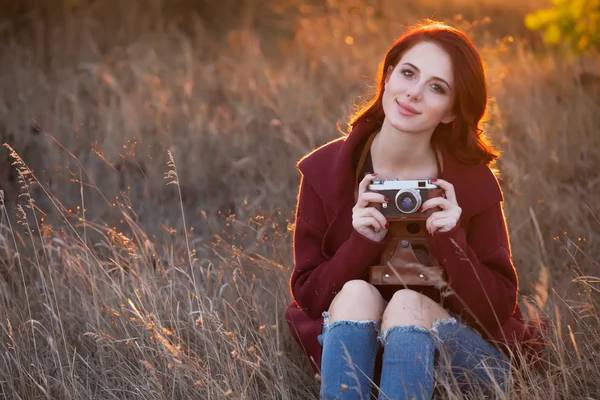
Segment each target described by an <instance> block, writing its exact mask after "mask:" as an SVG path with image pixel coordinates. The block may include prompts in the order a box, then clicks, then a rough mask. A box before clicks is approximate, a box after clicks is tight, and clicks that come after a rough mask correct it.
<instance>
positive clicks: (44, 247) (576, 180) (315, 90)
mask: <svg viewBox="0 0 600 400" xmlns="http://www.w3.org/2000/svg"><path fill="white" fill-rule="evenodd" d="M22 4H23V5H24V9H25V10H26V9H28V8H27V5H28V4H33V3H31V2H23V3H22ZM61 4H63V2H59V1H58V0H56V1H48V2H47V3H44V5H43V6H41V5H40V6H39V7H37V11H36V12H32V13H25V14H23V12H22V10H18V9H16V8H14V9H10V7H9V6H6V5H5V6H4V7H8V8H6V10H7V13H8V12H9V11H10V12H11V13H14V14H11V15H13V16H14V19H13V21H12V22H10V23H4V24H2V25H1V27H2V30H1V31H0V34H1V35H0V37H1V39H2V42H1V43H0V46H1V47H0V138H1V139H2V141H3V142H5V143H6V144H7V146H6V147H3V148H2V151H1V152H0V187H1V188H2V189H3V191H2V192H0V193H1V194H2V196H1V197H2V201H1V204H0V207H1V216H0V273H1V274H0V275H1V276H0V278H1V279H0V338H1V340H0V348H1V352H0V354H1V356H0V394H1V395H2V396H3V398H7V399H13V398H14V399H35V398H40V399H54V398H57V399H58V398H59V399H86V398H89V399H121V398H123V399H124V398H127V399H134V398H135V399H137V398H139V399H167V398H169V399H173V398H175V399H188V398H189V399H220V398H235V399H310V398H316V394H317V387H318V383H317V382H316V380H315V379H314V377H313V376H312V373H311V372H310V368H309V366H308V363H307V361H306V360H305V359H304V358H303V356H302V354H301V351H300V349H299V348H298V347H297V346H296V344H295V343H294V342H293V341H292V339H291V337H290V334H289V332H288V330H287V327H286V326H285V321H284V318H283V311H284V309H285V306H286V304H287V303H288V302H289V300H290V295H289V293H288V288H287V280H288V277H289V274H290V272H291V268H292V254H291V232H292V228H293V211H294V205H295V200H296V195H297V184H298V178H299V177H298V174H297V172H296V170H295V161H296V160H298V159H299V158H300V157H301V156H303V155H304V154H306V153H307V152H309V151H310V150H311V149H313V148H315V147H317V146H319V145H321V144H323V143H325V142H326V141H328V140H331V139H333V138H335V137H338V136H339V134H340V133H339V131H338V130H337V128H336V123H339V124H340V126H341V128H342V129H345V125H344V124H345V122H346V121H347V119H348V117H349V115H350V113H351V112H352V110H353V109H354V107H355V106H356V105H357V104H359V102H360V101H364V100H365V99H366V98H365V97H364V95H365V94H367V93H368V91H369V90H371V89H372V87H373V83H374V77H375V74H376V72H377V64H378V62H379V61H380V60H381V59H382V57H383V55H384V53H385V51H386V49H387V47H388V46H389V45H390V44H391V43H392V41H393V39H394V38H396V37H397V36H399V35H400V33H401V32H402V29H403V27H404V26H406V25H410V24H413V23H414V22H416V21H417V20H418V19H420V18H427V17H434V18H437V19H442V20H447V21H449V22H450V23H452V24H454V25H456V26H458V27H460V28H462V29H465V30H466V31H467V32H468V33H470V34H471V35H472V37H473V38H474V40H475V41H476V43H477V45H478V46H479V48H480V49H481V50H482V53H483V56H484V58H485V61H486V66H487V68H488V81H489V85H490V95H491V102H490V110H489V115H488V119H487V125H486V131H487V132H488V133H489V134H490V135H491V137H492V139H493V141H494V142H495V143H496V144H497V146H498V148H499V149H500V150H501V151H502V153H503V156H502V158H501V160H500V161H499V162H498V164H497V167H498V169H499V171H500V173H501V178H502V179H501V183H502V186H503V189H504V192H505V198H506V201H505V212H506V215H507V219H508V224H509V228H510V234H511V242H512V246H513V253H514V256H515V264H516V266H517V268H518V271H519V274H520V278H521V281H520V290H521V292H522V294H523V295H524V297H523V299H524V303H525V304H524V306H525V309H526V310H528V312H529V313H540V314H543V315H549V316H550V317H551V318H552V321H553V329H552V330H551V331H550V332H549V338H548V339H549V342H550V346H549V351H548V354H547V356H546V357H545V359H544V362H543V366H544V367H543V368H542V369H541V370H535V371H532V370H515V371H513V374H512V376H511V381H510V385H509V387H508V389H507V390H506V392H501V391H500V390H499V389H498V390H497V397H498V398H506V399H508V398H523V399H544V400H550V399H595V398H600V384H598V382H600V370H599V366H600V356H599V355H598V351H600V340H599V339H598V337H599V333H600V331H599V327H598V326H599V324H598V316H599V312H598V308H597V307H598V298H599V296H598V292H599V291H600V285H599V283H598V280H599V278H598V277H599V276H600V272H599V263H600V243H599V240H600V236H599V233H600V222H599V219H600V206H599V203H598V199H600V185H599V184H598V183H600V182H599V178H598V171H599V170H600V152H599V151H598V149H599V146H600V135H598V132H597V126H598V125H599V123H600V112H599V111H600V105H599V104H600V83H599V82H600V78H599V77H598V76H597V75H595V74H597V72H596V71H598V70H599V68H600V63H599V62H598V60H597V59H594V58H591V57H588V58H575V57H566V58H557V57H555V56H553V55H552V53H549V52H547V51H546V49H544V47H543V45H541V43H540V41H539V39H538V38H537V36H535V35H533V34H531V33H528V32H526V31H525V29H524V28H523V24H522V18H523V16H524V14H525V13H526V12H527V11H529V10H531V9H532V8H533V7H536V6H540V5H542V4H544V3H543V2H541V1H538V2H533V3H528V2H517V1H515V0H513V1H508V2H506V1H503V2H500V1H498V0H485V1H480V2H474V1H472V2H468V1H466V0H453V1H449V2H445V3H444V4H443V6H439V5H438V3H437V2H433V1H414V2H413V1H407V2H396V1H388V0H372V1H367V0H355V1H350V2H349V1H344V2H342V1H333V0H329V1H327V2H318V1H311V2H309V1H304V2H301V1H298V0H288V1H286V2H265V3H261V2H258V1H250V0H247V1H239V2H234V1H225V0H224V1H221V2H218V3H214V4H213V3H202V5H199V4H200V3H194V2H186V1H183V0H182V1H179V2H167V1H166V0H152V1H130V2H120V1H112V0H105V1H95V2H94V1H86V0H80V1H74V2H72V4H73V5H74V6H73V7H72V8H63V7H62V6H61ZM194 10H195V11H201V15H199V14H196V13H194V12H193V11H194ZM7 15H8V14H7ZM360 96H363V97H360ZM11 154H12V156H11ZM13 162H15V164H14V165H10V164H11V163H13ZM439 391H440V393H441V396H442V397H443V398H449V399H462V396H461V395H460V393H458V392H457V391H456V390H455V389H454V386H453V383H452V382H441V383H440V385H439Z"/></svg>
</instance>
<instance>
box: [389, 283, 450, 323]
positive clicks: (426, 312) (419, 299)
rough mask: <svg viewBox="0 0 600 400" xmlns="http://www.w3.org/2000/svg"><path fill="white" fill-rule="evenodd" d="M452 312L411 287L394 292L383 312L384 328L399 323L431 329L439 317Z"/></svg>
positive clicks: (441, 317) (442, 317)
mask: <svg viewBox="0 0 600 400" xmlns="http://www.w3.org/2000/svg"><path fill="white" fill-rule="evenodd" d="M447 318H450V314H448V312H447V311H446V310H445V309H444V308H443V307H442V306H440V305H439V304H438V303H436V302H435V301H433V300H432V299H430V298H429V297H427V296H425V295H423V294H421V293H419V292H415V291H414V290H410V289H402V290H399V291H397V292H396V293H394V296H393V297H392V299H391V300H390V302H389V303H388V306H387V307H386V309H385V311H384V313H383V323H382V330H386V329H388V328H391V327H392V326H398V325H417V326H420V327H422V328H426V329H429V328H431V326H432V325H433V323H434V321H436V320H437V319H447Z"/></svg>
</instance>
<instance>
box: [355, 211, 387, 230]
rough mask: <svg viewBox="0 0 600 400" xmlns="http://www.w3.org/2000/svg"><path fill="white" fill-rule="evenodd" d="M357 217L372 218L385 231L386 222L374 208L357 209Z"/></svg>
mask: <svg viewBox="0 0 600 400" xmlns="http://www.w3.org/2000/svg"><path fill="white" fill-rule="evenodd" d="M357 216H358V217H372V218H375V219H376V220H377V222H378V223H379V225H380V226H381V227H383V228H385V229H387V226H388V225H387V224H388V222H387V220H386V219H385V216H384V215H383V214H382V213H381V211H379V210H378V209H376V208H375V207H367V208H362V209H359V210H358V211H357Z"/></svg>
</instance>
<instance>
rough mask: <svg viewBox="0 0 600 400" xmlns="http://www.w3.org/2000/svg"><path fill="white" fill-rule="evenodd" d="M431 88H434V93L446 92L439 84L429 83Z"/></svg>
mask: <svg viewBox="0 0 600 400" xmlns="http://www.w3.org/2000/svg"><path fill="white" fill-rule="evenodd" d="M431 88H432V89H433V90H434V91H435V92H436V93H439V94H445V93H446V91H445V90H444V88H443V87H441V86H440V85H438V84H435V83H434V84H433V85H431Z"/></svg>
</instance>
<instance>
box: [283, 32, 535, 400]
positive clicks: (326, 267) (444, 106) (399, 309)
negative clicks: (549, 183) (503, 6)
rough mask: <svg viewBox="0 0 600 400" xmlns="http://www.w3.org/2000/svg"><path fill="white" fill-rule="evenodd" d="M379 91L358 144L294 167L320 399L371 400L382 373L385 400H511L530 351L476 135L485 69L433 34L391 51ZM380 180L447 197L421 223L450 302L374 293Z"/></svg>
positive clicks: (301, 293) (332, 147) (297, 239)
mask: <svg viewBox="0 0 600 400" xmlns="http://www.w3.org/2000/svg"><path fill="white" fill-rule="evenodd" d="M378 82H379V85H378V91H377V94H376V96H375V97H374V99H373V100H372V101H371V102H370V104H368V105H367V106H366V107H365V108H364V109H363V110H362V111H360V112H359V113H358V114H357V115H356V116H355V117H354V118H353V120H352V122H351V124H350V125H351V128H352V129H351V132H350V134H349V135H348V136H347V137H343V138H340V139H337V140H334V141H332V142H330V143H328V144H326V145H324V146H322V147H320V148H319V149H317V150H315V151H313V152H312V153H311V154H309V155H307V156H306V157H304V158H303V159H302V160H301V161H300V162H299V163H298V168H299V170H300V171H301V173H302V180H301V184H300V194H299V197H298V204H297V210H296V225H295V231H294V264H295V265H294V271H293V273H292V277H291V282H290V287H291V292H292V295H293V298H294V301H293V302H292V304H291V305H290V306H289V307H288V310H287V312H286V317H287V320H288V322H289V326H290V329H291V331H292V334H293V335H294V337H295V338H296V340H297V341H298V342H299V343H300V345H301V346H302V347H303V349H304V350H305V352H306V354H307V355H308V356H309V358H310V360H311V362H312V365H313V367H314V369H315V371H316V372H319V373H320V375H321V397H322V398H326V399H330V398H342V399H354V398H363V399H367V398H369V395H370V392H371V382H372V381H373V379H374V375H375V368H376V366H378V367H379V369H380V370H381V372H380V380H379V382H380V384H379V388H380V398H393V399H404V398H407V399H413V398H418V399H429V398H431V396H432V393H433V386H434V371H436V368H437V373H438V374H440V373H441V374H444V373H446V374H447V375H446V377H448V378H449V379H452V380H454V381H455V382H457V383H458V384H459V385H460V386H461V388H462V389H464V390H465V391H466V390H469V389H471V390H472V389H473V388H474V387H475V388H477V387H479V388H480V389H481V388H483V387H484V386H493V385H499V386H500V387H502V384H503V382H504V378H505V374H506V372H507V371H508V369H509V365H510V364H509V362H508V361H509V358H510V355H511V354H513V353H514V352H515V351H516V350H517V349H518V348H519V347H521V348H522V347H523V344H525V343H527V342H531V341H532V340H534V339H535V338H534V335H533V334H532V332H531V331H530V330H529V329H528V328H527V327H526V326H525V325H524V324H523V319H522V316H521V312H520V310H519V306H518V304H517V274H516V271H515V269H514V267H513V264H512V261H511V253H510V245H509V238H508V233H507V229H506V224H505V219H504V214H503V211H502V204H501V202H502V200H503V198H502V192H501V190H500V187H499V185H498V182H497V180H496V178H495V176H494V175H493V173H492V171H491V170H490V168H489V165H490V163H492V162H493V161H494V160H495V159H496V158H497V157H498V154H497V153H496V152H495V151H494V150H492V149H491V148H490V147H489V146H488V144H487V143H486V141H485V140H484V138H483V137H482V136H481V130H480V129H479V127H478V125H479V122H480V120H481V118H482V116H483V115H484V112H485V109H486V103H487V93H486V85H485V76H484V70H483V64H482V61H481V58H480V55H479V53H478V51H477V50H476V49H475V47H474V45H473V44H472V42H471V41H470V40H469V39H468V38H467V37H466V36H465V35H464V34H463V33H462V32H460V31H458V30H456V29H454V28H451V27H449V26H445V25H442V24H438V23H429V24H427V25H423V26H419V27H417V28H414V29H412V30H410V31H409V32H407V33H406V34H405V35H404V36H402V37H401V38H400V39H398V40H397V41H396V42H395V43H394V45H393V46H392V47H391V49H390V50H389V51H388V53H387V54H386V56H385V59H384V61H383V64H382V65H381V73H380V76H379V79H378ZM365 146H370V147H365ZM365 149H366V150H365ZM365 153H366V154H367V157H366V160H365V161H364V164H363V165H362V166H359V165H358V160H359V159H360V156H361V154H365ZM364 173H367V174H366V175H363V174H364ZM357 176H358V178H357ZM363 176H364V178H362V177H363ZM375 177H377V178H380V179H392V178H398V179H402V180H411V179H431V180H432V182H433V183H434V184H435V185H437V186H438V187H439V188H441V189H443V190H444V194H445V196H443V197H436V198H433V199H429V200H427V201H426V202H424V203H423V206H422V209H421V211H428V210H429V212H430V213H431V214H430V216H429V217H428V218H427V221H426V228H427V231H428V235H427V240H428V244H429V247H430V249H431V252H432V253H433V254H434V255H435V258H436V259H437V260H438V261H439V263H440V264H441V265H442V266H443V268H444V271H445V275H446V280H447V286H446V287H445V288H444V289H443V290H441V289H438V288H435V287H433V286H411V287H409V288H404V287H398V286H377V287H376V286H373V285H371V284H370V283H368V280H367V279H366V278H367V271H368V268H369V266H372V265H375V264H377V263H378V262H379V259H380V256H381V253H382V251H383V249H384V248H385V246H386V244H387V242H388V241H389V235H388V231H389V223H388V221H386V218H385V217H384V216H383V214H382V213H381V211H380V208H379V207H376V206H375V205H376V204H377V203H379V205H383V204H384V203H387V202H389V201H390V200H389V199H387V198H385V197H384V196H383V195H381V194H379V193H376V192H374V191H370V190H368V188H367V187H368V185H369V183H371V181H372V180H373V179H374V178H375ZM380 347H382V348H383V355H382V357H381V360H380V361H381V363H380V364H379V362H378V353H379V352H380ZM379 355H380V356H381V354H379ZM443 361H445V365H446V366H447V368H441V366H442V365H444V362H443ZM376 364H378V365H376ZM377 375H379V374H377ZM375 379H376V380H377V378H376V377H375Z"/></svg>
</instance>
